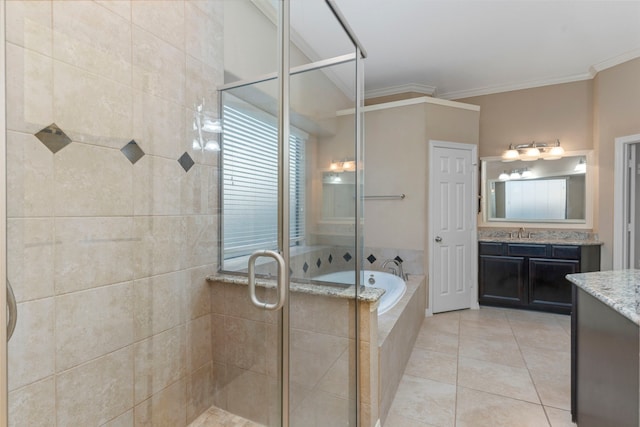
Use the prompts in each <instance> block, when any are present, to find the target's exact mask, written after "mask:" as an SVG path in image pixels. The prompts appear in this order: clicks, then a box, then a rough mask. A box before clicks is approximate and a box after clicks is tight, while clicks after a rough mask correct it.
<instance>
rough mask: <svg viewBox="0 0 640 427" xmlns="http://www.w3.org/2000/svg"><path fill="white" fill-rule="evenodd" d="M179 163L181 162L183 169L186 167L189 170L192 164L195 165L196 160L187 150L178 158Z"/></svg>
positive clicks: (185, 169)
mask: <svg viewBox="0 0 640 427" xmlns="http://www.w3.org/2000/svg"><path fill="white" fill-rule="evenodd" d="M178 163H180V166H182V169H184V171H185V172H189V169H191V166H193V165H194V163H195V162H194V161H193V159H192V158H191V156H190V155H189V153H187V152H186V151H185V152H184V154H183V155H182V156H180V158H179V159H178Z"/></svg>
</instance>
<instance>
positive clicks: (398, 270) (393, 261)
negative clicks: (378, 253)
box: [382, 259, 407, 282]
mask: <svg viewBox="0 0 640 427" xmlns="http://www.w3.org/2000/svg"><path fill="white" fill-rule="evenodd" d="M389 264H395V265H396V266H397V267H398V268H394V267H390V268H389V271H391V272H392V273H393V274H394V275H395V276H398V277H399V278H401V279H402V280H404V281H405V282H406V281H407V275H406V274H404V271H403V270H402V263H401V262H400V261H398V260H397V259H388V260H386V261H385V262H383V263H382V269H383V270H385V269H386V268H387V265H389Z"/></svg>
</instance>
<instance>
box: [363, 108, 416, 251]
mask: <svg viewBox="0 0 640 427" xmlns="http://www.w3.org/2000/svg"><path fill="white" fill-rule="evenodd" d="M425 114H426V108H425V104H416V105H410V106H406V107H397V108H390V109H385V110H379V111H371V112H368V113H366V114H365V161H364V164H365V189H364V193H365V195H372V196H376V195H391V194H403V193H404V194H405V195H406V196H407V197H406V199H404V200H367V201H365V204H364V210H365V212H364V217H365V228H364V235H365V245H366V246H372V247H381V248H384V247H388V248H404V249H424V233H425V230H426V224H425V218H426V210H425V208H426V203H425V194H426V193H425V188H426V187H425V166H426V159H427V142H426V141H427V134H426V123H425Z"/></svg>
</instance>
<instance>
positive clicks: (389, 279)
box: [313, 270, 407, 316]
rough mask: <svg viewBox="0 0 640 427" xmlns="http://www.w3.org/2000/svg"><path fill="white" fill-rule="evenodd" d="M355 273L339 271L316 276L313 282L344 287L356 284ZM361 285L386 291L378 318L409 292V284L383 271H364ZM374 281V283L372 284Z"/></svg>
mask: <svg viewBox="0 0 640 427" xmlns="http://www.w3.org/2000/svg"><path fill="white" fill-rule="evenodd" d="M353 273H354V272H353V271H338V272H335V273H328V274H322V275H320V276H316V277H314V278H313V280H318V281H321V282H332V283H340V284H343V285H353V284H354V279H355V277H354V274H353ZM362 274H363V277H361V279H360V283H362V284H364V286H366V287H371V288H381V289H384V291H385V292H384V294H383V295H382V297H381V298H380V301H379V302H378V316H381V315H383V314H384V313H386V312H387V311H389V310H391V308H392V307H393V306H394V305H396V304H397V303H398V301H400V299H401V298H402V296H403V295H404V293H405V292H406V291H407V284H406V283H405V282H404V280H402V279H401V278H400V277H398V276H394V275H393V274H390V273H384V272H382V271H373V270H364V271H363V272H362ZM371 281H373V282H374V283H370V282H371Z"/></svg>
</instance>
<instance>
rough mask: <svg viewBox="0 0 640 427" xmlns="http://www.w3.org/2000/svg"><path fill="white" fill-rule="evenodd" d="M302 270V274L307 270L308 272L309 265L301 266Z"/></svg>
mask: <svg viewBox="0 0 640 427" xmlns="http://www.w3.org/2000/svg"><path fill="white" fill-rule="evenodd" d="M302 270H304V272H305V273H306V272H307V270H309V264H307V263H306V262H305V263H304V265H303V266H302Z"/></svg>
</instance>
